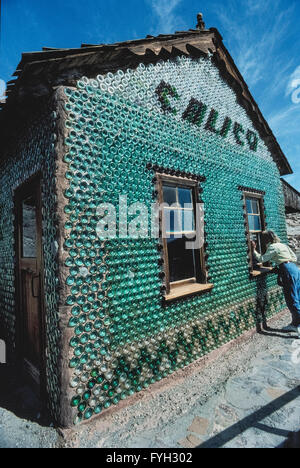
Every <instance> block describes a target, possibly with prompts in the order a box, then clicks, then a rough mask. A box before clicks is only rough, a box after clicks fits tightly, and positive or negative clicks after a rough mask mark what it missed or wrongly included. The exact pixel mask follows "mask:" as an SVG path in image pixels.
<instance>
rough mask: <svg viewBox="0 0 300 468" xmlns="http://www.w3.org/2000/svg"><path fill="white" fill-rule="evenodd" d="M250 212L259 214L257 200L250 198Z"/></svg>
mask: <svg viewBox="0 0 300 468" xmlns="http://www.w3.org/2000/svg"><path fill="white" fill-rule="evenodd" d="M252 213H255V214H259V201H258V200H255V199H252Z"/></svg>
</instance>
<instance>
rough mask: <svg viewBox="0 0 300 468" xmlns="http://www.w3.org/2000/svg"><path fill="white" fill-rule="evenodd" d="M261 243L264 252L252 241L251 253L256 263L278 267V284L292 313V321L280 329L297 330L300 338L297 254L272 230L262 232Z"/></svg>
mask: <svg viewBox="0 0 300 468" xmlns="http://www.w3.org/2000/svg"><path fill="white" fill-rule="evenodd" d="M262 243H263V244H264V245H266V246H267V250H266V253H265V254H264V255H261V254H260V253H258V252H257V251H256V243H255V242H254V241H252V250H253V255H254V257H255V259H256V261H257V262H258V263H267V262H273V263H275V264H276V265H277V266H278V267H279V281H278V284H280V285H281V286H282V287H283V292H284V297H285V301H286V304H287V306H288V308H289V310H290V312H291V315H292V323H291V324H290V325H288V326H286V327H284V328H283V329H282V330H283V331H287V332H297V333H298V336H299V338H300V269H299V268H298V266H297V265H296V262H297V256H296V254H295V253H294V252H293V251H292V250H291V249H290V247H289V246H288V245H286V244H283V243H282V242H281V241H280V239H279V237H278V236H277V235H276V234H275V233H274V232H273V231H264V232H263V233H262Z"/></svg>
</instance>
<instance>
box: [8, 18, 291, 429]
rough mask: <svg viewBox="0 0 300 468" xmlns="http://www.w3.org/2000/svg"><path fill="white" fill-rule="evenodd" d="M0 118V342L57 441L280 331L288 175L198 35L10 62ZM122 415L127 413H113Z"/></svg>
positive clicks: (254, 112)
mask: <svg viewBox="0 0 300 468" xmlns="http://www.w3.org/2000/svg"><path fill="white" fill-rule="evenodd" d="M15 76H16V79H15V80H14V81H13V82H11V83H10V84H9V86H8V93H7V94H8V97H7V100H6V102H5V103H3V104H2V105H1V111H0V121H1V127H0V128H1V130H0V131H1V148H0V338H2V339H3V340H5V343H6V351H7V360H8V362H10V363H11V364H13V365H15V366H17V367H18V368H20V369H21V370H22V372H24V373H25V374H27V375H28V376H29V378H30V379H31V381H32V382H33V385H34V386H35V387H36V388H37V389H38V391H39V392H40V393H41V395H42V398H43V400H44V401H45V402H46V403H47V407H48V409H49V412H50V414H51V416H52V417H53V419H54V420H55V421H56V422H57V424H59V425H61V426H65V427H68V426H72V425H73V424H74V423H79V422H81V421H85V420H89V419H91V418H94V417H95V416H98V417H101V415H102V414H104V413H105V412H106V411H117V410H118V406H119V405H122V404H125V403H124V402H126V404H130V401H131V399H133V398H135V395H136V394H137V393H139V392H143V391H144V390H145V389H147V388H149V387H150V388H151V386H152V385H155V383H156V382H157V381H161V380H163V379H165V380H166V382H167V380H168V378H169V376H170V375H171V374H173V373H176V372H177V371H178V370H180V369H183V368H185V367H187V366H189V365H190V364H191V363H195V362H196V361H197V360H199V359H201V358H203V356H205V355H207V354H209V353H210V352H212V351H213V350H215V349H217V348H220V347H222V346H223V345H224V344H226V343H228V342H230V341H232V340H235V339H237V338H238V337H240V336H241V335H243V334H244V333H245V332H246V331H247V330H251V329H255V327H256V328H258V329H259V327H260V326H261V324H262V323H264V322H265V321H266V320H267V319H268V318H270V317H272V316H274V315H275V314H277V313H279V312H280V311H281V310H282V309H283V308H284V307H285V302H284V298H283V295H282V291H281V288H279V287H278V285H277V278H276V275H275V274H274V271H273V269H272V266H271V265H259V264H257V262H256V261H255V259H254V258H253V257H252V251H251V241H252V240H255V241H256V243H257V248H258V249H260V250H261V251H263V249H264V246H263V245H262V244H261V233H262V231H263V230H265V229H266V228H268V229H272V230H274V231H275V232H276V233H277V234H278V235H279V237H281V239H282V241H284V242H285V241H286V240H287V233H286V225H285V209H284V196H283V189H282V184H281V179H280V177H281V176H283V175H287V174H291V173H292V170H291V167H290V165H289V163H288V161H287V159H286V157H285V156H284V154H283V152H282V150H281V148H280V146H279V144H278V143H277V141H276V138H275V136H274V135H273V133H272V131H271V129H270V127H269V126H268V123H267V122H266V120H265V119H264V117H263V115H262V114H261V112H260V110H259V108H258V106H257V104H256V102H255V101H254V99H253V97H252V96H251V94H250V91H249V89H248V87H247V85H246V83H245V81H244V80H243V77H242V76H241V74H240V72H239V71H238V69H237V67H236V65H235V63H234V61H233V59H232V58H231V56H230V54H229V52H228V51H227V49H226V47H225V45H224V43H223V40H222V37H221V36H220V34H219V32H218V31H217V30H216V29H214V28H211V29H206V28H205V25H204V23H203V22H202V21H200V22H199V24H198V27H197V29H194V30H189V31H183V32H177V33H175V34H173V35H160V36H158V37H153V36H148V37H147V38H146V39H143V40H135V41H129V42H124V43H117V44H112V45H92V44H84V45H82V47H81V48H78V49H49V48H45V49H43V51H41V52H35V53H26V54H23V56H22V60H21V62H20V64H19V66H18V68H17V71H16V73H15ZM123 400H124V402H123V403H122V401H123Z"/></svg>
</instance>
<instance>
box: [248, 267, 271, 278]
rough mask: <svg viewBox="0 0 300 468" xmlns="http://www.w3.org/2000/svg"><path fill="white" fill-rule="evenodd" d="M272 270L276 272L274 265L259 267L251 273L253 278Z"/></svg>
mask: <svg viewBox="0 0 300 468" xmlns="http://www.w3.org/2000/svg"><path fill="white" fill-rule="evenodd" d="M272 272H274V268H272V267H261V268H259V270H253V271H251V273H250V275H251V276H252V277H253V278H256V277H257V276H261V275H266V274H268V273H272Z"/></svg>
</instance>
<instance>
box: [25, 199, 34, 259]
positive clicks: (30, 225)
mask: <svg viewBox="0 0 300 468" xmlns="http://www.w3.org/2000/svg"><path fill="white" fill-rule="evenodd" d="M36 203H37V201H36V199H35V198H34V197H33V196H30V197H28V198H26V199H25V200H23V202H22V257H23V258H35V257H36V256H37V253H36V252H37V232H36V229H37V224H36V223H37V221H36Z"/></svg>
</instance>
